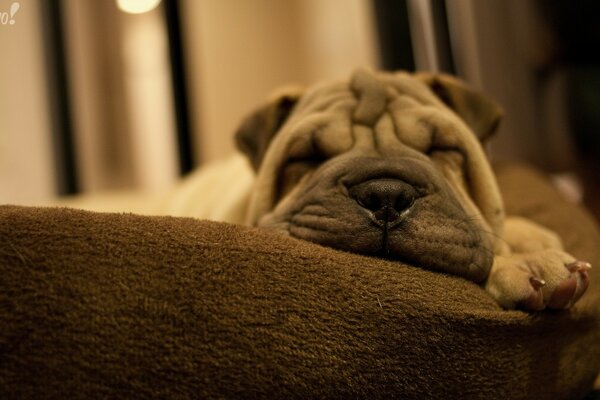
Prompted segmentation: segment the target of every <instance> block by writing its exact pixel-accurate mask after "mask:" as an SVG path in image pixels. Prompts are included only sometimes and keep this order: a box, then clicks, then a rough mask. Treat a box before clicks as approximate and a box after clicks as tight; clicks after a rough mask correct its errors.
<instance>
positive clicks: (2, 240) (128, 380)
mask: <svg viewBox="0 0 600 400" xmlns="http://www.w3.org/2000/svg"><path fill="white" fill-rule="evenodd" d="M499 181H500V185H501V187H502V188H503V190H504V193H505V194H506V203H507V206H508V211H509V212H510V213H512V214H519V215H525V216H528V217H530V218H532V219H534V220H536V221H539V222H541V223H543V224H545V225H547V226H548V227H550V228H552V229H554V230H556V231H557V232H558V233H560V234H561V235H562V236H563V238H564V239H565V244H566V247H567V249H568V250H569V251H570V252H571V253H572V254H573V255H575V256H576V257H578V258H580V259H584V260H589V261H590V262H592V263H593V264H594V265H595V269H593V270H592V271H591V275H592V278H591V279H592V283H591V286H590V288H589V290H588V293H587V294H586V295H585V296H584V297H583V298H582V300H581V302H580V303H578V304H577V306H576V307H575V308H574V309H573V310H571V311H567V312H541V313H537V314H527V313H524V312H520V311H503V310H502V309H500V308H499V307H498V306H497V305H496V304H495V303H494V301H493V300H492V299H491V298H490V296H489V295H488V294H487V293H486V292H485V291H484V290H483V289H482V288H480V287H478V286H476V285H475V284H473V283H472V282H469V281H467V280H464V279H461V278H457V277H452V276H447V275H443V274H439V273H434V272H430V271H426V270H422V269H420V268H416V267H414V266H409V265H404V264H401V263H397V262H391V261H386V260H381V259H375V258H368V257H364V256H358V255H352V254H347V253H343V252H340V251H336V250H331V249H327V248H322V247H319V246H317V245H314V244H311V243H305V242H301V241H297V240H294V239H291V238H286V237H281V236H276V235H273V234H270V233H267V232H263V231H260V230H257V229H251V228H246V227H241V226H236V225H229V224H224V223H216V222H207V221H199V220H193V219H188V218H174V217H144V216H136V215H130V214H127V215H118V214H101V213H91V212H85V211H77V210H71V209H58V208H46V209H43V208H23V207H14V206H4V207H0V398H61V399H63V398H85V399H88V398H153V397H154V398H157V397H160V398H234V399H238V398H265V399H267V398H268V399H271V398H286V399H292V398H369V399H373V398H401V399H411V398H416V399H424V398H441V399H452V398H469V399H497V398H502V399H523V398H529V399H561V398H562V399H566V398H569V399H575V398H581V397H583V396H584V395H585V394H586V393H588V392H589V391H590V390H591V387H592V383H593V381H594V378H595V377H596V375H597V373H598V371H599V369H600V321H599V318H600V274H599V272H600V248H599V246H598V244H599V243H600V233H599V231H598V228H597V227H596V226H595V225H594V223H593V222H592V220H591V217H590V216H589V215H588V214H587V213H586V212H585V211H582V210H581V209H579V208H578V207H576V206H574V205H571V204H568V203H566V202H565V201H563V200H562V199H561V198H560V196H559V195H558V194H557V193H556V192H555V191H554V190H553V189H552V188H551V187H550V185H549V184H548V183H546V181H545V180H544V177H543V176H542V175H539V174H538V173H537V172H534V171H531V170H528V169H524V168H521V167H506V168H502V169H501V172H500V176H499Z"/></svg>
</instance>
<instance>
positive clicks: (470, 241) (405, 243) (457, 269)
mask: <svg viewBox="0 0 600 400" xmlns="http://www.w3.org/2000/svg"><path fill="white" fill-rule="evenodd" d="M313 208H314V209H320V208H321V207H320V206H316V207H313ZM313 208H311V207H304V208H303V211H302V212H298V213H296V214H293V215H286V216H282V215H279V216H276V215H270V216H269V217H268V218H266V219H263V223H261V224H260V225H261V226H262V227H270V228H274V229H276V230H280V231H282V232H285V233H288V234H289V235H290V236H292V237H295V238H298V239H302V240H306V241H309V242H313V243H316V244H319V245H322V246H326V247H331V248H335V249H338V250H344V251H348V252H352V253H356V254H362V255H367V256H374V257H380V258H385V259H390V260H395V261H399V262H402V263H404V264H408V265H412V266H416V267H421V268H425V269H429V270H433V271H440V272H445V273H450V274H454V275H458V276H462V277H464V278H467V279H470V280H472V281H474V282H478V283H479V282H482V281H483V280H484V279H485V278H486V276H487V273H488V271H489V269H490V268H491V264H492V261H493V255H492V250H491V246H490V244H489V243H487V240H486V235H484V234H483V232H482V231H481V228H479V227H478V226H476V224H475V223H474V221H472V220H470V219H468V218H467V217H466V215H460V213H437V212H435V211H434V210H428V209H427V208H425V207H419V205H418V204H417V205H415V206H414V207H412V208H411V209H410V210H408V211H407V212H406V213H405V215H403V216H401V218H400V219H398V220H397V221H396V222H394V223H393V224H382V223H377V221H375V220H374V219H373V218H372V216H370V215H368V213H364V212H363V211H362V210H360V209H356V208H355V209H349V208H348V207H347V206H346V207H343V206H342V207H339V208H338V213H327V214H324V213H316V212H314V210H313V211H310V210H311V209H313ZM307 210H308V212H307ZM335 214H338V216H343V217H342V218H340V217H336V215H335ZM456 214H458V215H456ZM269 221H271V222H269ZM273 221H278V222H277V223H272V222H273Z"/></svg>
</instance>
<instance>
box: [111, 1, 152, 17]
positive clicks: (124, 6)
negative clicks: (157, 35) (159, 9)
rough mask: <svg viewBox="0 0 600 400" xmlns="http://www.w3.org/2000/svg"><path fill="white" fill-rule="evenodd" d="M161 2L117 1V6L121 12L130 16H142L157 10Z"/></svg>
mask: <svg viewBox="0 0 600 400" xmlns="http://www.w3.org/2000/svg"><path fill="white" fill-rule="evenodd" d="M159 4H160V0H117V6H118V7H119V9H120V10H121V11H124V12H126V13H130V14H141V13H145V12H148V11H151V10H153V9H154V8H156V6H157V5H159Z"/></svg>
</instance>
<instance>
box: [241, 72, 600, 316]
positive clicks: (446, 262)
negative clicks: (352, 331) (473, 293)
mask: <svg viewBox="0 0 600 400" xmlns="http://www.w3.org/2000/svg"><path fill="white" fill-rule="evenodd" d="M499 118H500V110H499V108H498V107H497V106H496V105H495V103H493V102H492V101H491V100H489V99H488V98H486V97H485V96H483V95H481V94H479V93H477V92H475V91H473V90H471V89H469V88H468V87H466V86H465V85H464V84H463V83H462V82H460V81H458V80H456V79H454V78H450V77H447V76H434V75H430V74H416V75H410V74H407V73H402V72H399V73H394V74H387V73H379V74H374V73H371V72H368V71H365V70H358V71H356V72H355V73H354V74H353V76H352V77H351V79H350V80H349V82H338V83H333V84H328V85H321V86H318V87H315V88H313V89H312V90H309V91H306V92H305V93H301V92H300V91H293V92H292V93H288V94H285V95H282V96H278V97H277V98H276V99H275V100H273V101H271V102H270V103H269V104H268V105H267V106H266V107H264V108H263V109H261V110H259V111H257V112H256V113H254V114H253V115H252V116H250V117H249V118H248V119H247V120H246V121H245V123H244V124H243V125H242V127H241V128H240V130H239V132H238V135H237V139H238V144H239V146H240V148H241V149H242V150H243V151H244V152H245V153H246V154H247V155H248V156H249V157H250V160H251V162H252V164H253V166H254V168H255V170H256V180H255V184H254V188H253V190H252V192H251V196H250V200H249V205H248V210H247V213H246V222H247V223H248V224H250V225H256V226H260V227H265V228H271V229H276V230H279V231H281V232H284V233H286V234H289V235H291V236H294V237H296V238H300V239H304V240H308V241H312V242H315V243H318V244H322V245H326V246H330V247H335V248H338V249H342V250H346V251H351V252H356V253H361V254H367V255H373V256H378V257H386V258H391V259H397V260H400V261H406V262H410V263H411V264H413V265H418V266H421V267H423V268H429V269H432V270H437V271H442V272H448V273H452V274H455V275H460V276H463V277H465V278H468V279H471V280H473V281H476V282H478V283H482V284H484V285H485V287H486V289H487V290H488V291H489V293H490V294H491V295H492V296H493V297H494V298H495V299H496V300H497V301H498V302H499V304H501V305H502V306H504V307H506V308H516V307H519V308H523V309H527V310H540V309H543V308H545V307H550V308H566V307H569V306H571V305H572V304H574V303H575V301H577V299H578V298H579V297H581V295H582V294H583V293H584V292H585V289H586V288H587V285H588V276H587V272H586V271H587V269H588V268H589V264H587V263H584V262H580V261H576V260H575V259H574V258H573V257H571V256H570V255H568V254H566V253H564V252H563V251H562V248H561V244H560V240H559V239H558V238H557V237H556V235H554V234H553V233H552V232H549V231H547V230H546V229H544V228H542V227H539V226H537V225H535V224H533V223H531V222H528V221H526V220H523V219H510V218H505V215H504V208H503V204H502V199H501V196H500V193H499V191H498V188H497V185H496V181H495V178H494V175H493V173H492V170H491V168H490V166H489V163H488V161H487V159H486V157H485V154H484V151H483V150H482V146H481V140H483V139H485V138H486V137H487V136H489V135H490V134H491V133H492V132H493V131H494V129H495V128H496V125H497V123H498V121H499Z"/></svg>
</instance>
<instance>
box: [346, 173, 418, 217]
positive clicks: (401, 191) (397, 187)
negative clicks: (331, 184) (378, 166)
mask: <svg viewBox="0 0 600 400" xmlns="http://www.w3.org/2000/svg"><path fill="white" fill-rule="evenodd" d="M349 194H350V196H351V197H352V198H353V199H354V200H356V202H357V203H358V204H359V205H360V206H361V207H363V208H365V209H367V210H369V211H371V212H372V213H373V215H374V216H375V218H376V219H377V220H378V221H380V222H394V221H396V220H397V219H398V218H399V217H400V215H401V213H402V211H404V210H406V209H408V208H410V206H411V205H412V203H413V202H414V200H415V198H416V197H417V194H416V192H415V190H414V188H413V187H412V186H411V185H409V184H407V183H405V182H402V181H400V180H397V179H372V180H369V181H366V182H363V183H359V184H357V185H354V186H352V187H351V188H350V189H349Z"/></svg>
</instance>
